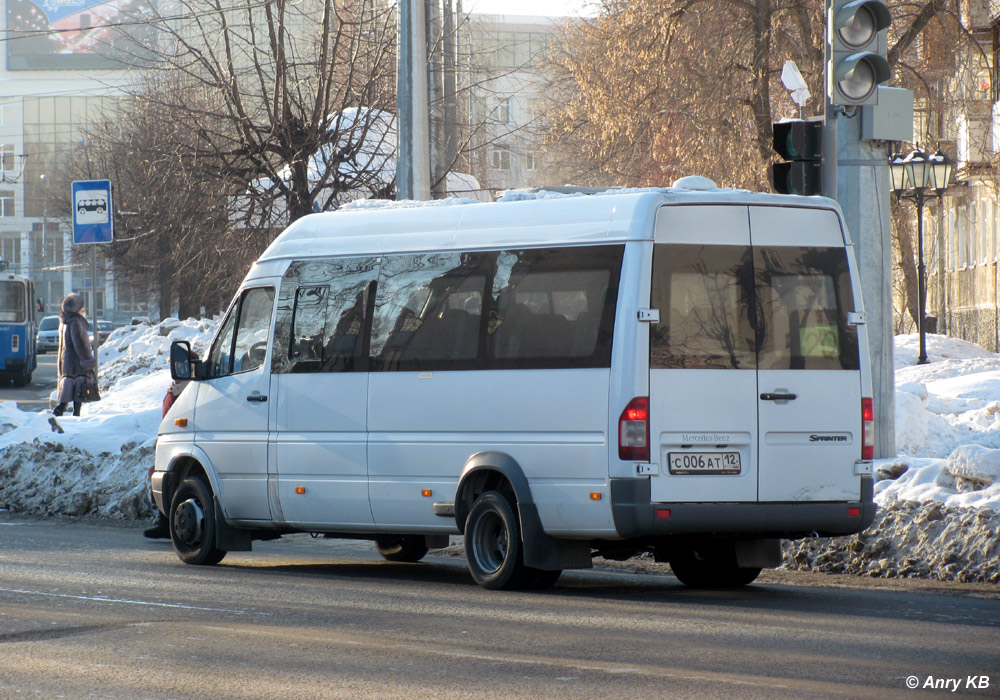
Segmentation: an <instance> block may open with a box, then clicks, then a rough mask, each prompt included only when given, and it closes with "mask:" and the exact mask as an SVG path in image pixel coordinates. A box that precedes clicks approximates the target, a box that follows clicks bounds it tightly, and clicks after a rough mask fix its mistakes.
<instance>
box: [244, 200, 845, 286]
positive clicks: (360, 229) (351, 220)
mask: <svg viewBox="0 0 1000 700" xmlns="http://www.w3.org/2000/svg"><path fill="white" fill-rule="evenodd" d="M559 189H562V190H564V191H562V192H559V191H551V190H544V189H538V190H509V191H507V192H505V193H504V194H503V196H502V197H501V198H500V199H499V200H498V201H497V202H492V203H481V202H477V201H475V200H471V199H457V198H449V199H440V200H431V201H426V202H425V201H412V200H403V201H390V200H360V201H356V202H351V203H350V204H348V205H346V206H344V207H343V208H341V209H340V210H338V211H334V212H322V213H318V214H310V215H308V216H304V217H302V218H301V219H298V220H297V221H295V222H293V223H292V224H291V225H290V226H289V227H288V228H286V229H285V230H284V231H283V232H282V233H281V234H280V235H279V236H278V237H277V238H275V240H274V241H273V242H272V243H271V245H270V246H269V247H268V248H267V250H265V251H264V253H263V254H262V255H261V257H260V258H259V260H258V261H257V269H256V270H255V271H254V272H252V273H251V277H256V276H258V275H260V274H270V273H271V272H277V271H268V270H265V269H263V268H262V266H263V265H264V264H265V263H268V262H272V261H279V260H289V259H293V258H310V257H319V256H331V255H366V254H369V255H375V254H381V253H386V252H395V253H406V252H417V251H422V250H450V249H457V248H464V249H474V248H495V247H498V246H509V247H514V246H539V245H546V244H557V243H558V244H565V243H567V242H571V243H580V244H586V243H591V244H598V243H609V242H612V241H624V240H635V239H644V238H649V237H651V236H652V226H653V219H654V216H653V213H654V212H655V209H656V207H658V206H659V205H661V204H677V203H698V204H758V205H770V206H776V205H781V206H806V207H822V208H836V206H837V205H836V203H835V202H833V201H832V200H829V199H826V198H823V197H794V196H788V195H776V194H769V193H760V192H749V191H746V190H737V189H730V188H725V189H720V188H715V189H687V188H682V187H668V188H612V189H608V190H606V191H601V192H593V191H588V193H587V194H584V193H582V192H573V191H565V190H570V189H572V188H559Z"/></svg>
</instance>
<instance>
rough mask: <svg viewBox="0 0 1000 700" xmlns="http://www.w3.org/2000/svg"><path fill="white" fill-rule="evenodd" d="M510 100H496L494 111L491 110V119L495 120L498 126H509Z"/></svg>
mask: <svg viewBox="0 0 1000 700" xmlns="http://www.w3.org/2000/svg"><path fill="white" fill-rule="evenodd" d="M511 101H512V98H510V97H504V98H502V99H498V100H497V106H496V109H494V110H493V118H494V119H496V120H497V122H499V123H500V124H510V123H511V115H512V114H513V110H512V109H511V106H512V105H511Z"/></svg>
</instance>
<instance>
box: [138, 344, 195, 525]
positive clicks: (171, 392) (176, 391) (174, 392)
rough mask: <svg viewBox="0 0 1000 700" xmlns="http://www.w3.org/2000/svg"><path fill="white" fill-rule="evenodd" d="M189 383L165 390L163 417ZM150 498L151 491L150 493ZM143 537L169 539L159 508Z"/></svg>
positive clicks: (174, 384) (180, 382) (181, 382)
mask: <svg viewBox="0 0 1000 700" xmlns="http://www.w3.org/2000/svg"><path fill="white" fill-rule="evenodd" d="M191 359H192V360H197V359H198V354H197V353H195V352H194V351H192V352H191ZM190 383H191V380H190V379H175V380H174V381H173V382H171V383H170V387H169V388H168V389H167V393H166V395H165V396H164V397H163V415H164V417H166V415H167V411H169V410H170V407H171V406H173V405H174V401H176V400H177V397H178V396H180V395H181V392H182V391H184V387H186V386H187V385H188V384H190ZM155 469H156V467H155V466H154V467H150V468H149V478H150V479H152V478H153V471H154V470H155ZM150 496H152V490H151V491H150ZM153 508H156V502H155V501H154V502H153ZM142 534H143V536H145V537H148V538H149V539H151V540H165V539H170V521H169V520H167V516H165V515H164V514H163V513H161V512H160V510H159V508H156V523H155V524H154V525H153V526H152V527H149V528H146V529H145V530H143V532H142Z"/></svg>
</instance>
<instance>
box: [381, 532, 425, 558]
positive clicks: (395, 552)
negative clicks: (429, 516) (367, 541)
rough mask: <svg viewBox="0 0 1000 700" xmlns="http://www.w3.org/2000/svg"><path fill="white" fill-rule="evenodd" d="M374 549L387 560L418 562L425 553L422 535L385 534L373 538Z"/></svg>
mask: <svg viewBox="0 0 1000 700" xmlns="http://www.w3.org/2000/svg"><path fill="white" fill-rule="evenodd" d="M375 549H377V550H378V553H379V554H381V555H382V557H383V558H384V559H385V560H387V561H400V562H408V563H413V562H418V561H420V560H421V559H423V558H424V557H425V556H426V555H427V540H426V538H424V536H423V535H386V536H384V537H378V538H376V539H375Z"/></svg>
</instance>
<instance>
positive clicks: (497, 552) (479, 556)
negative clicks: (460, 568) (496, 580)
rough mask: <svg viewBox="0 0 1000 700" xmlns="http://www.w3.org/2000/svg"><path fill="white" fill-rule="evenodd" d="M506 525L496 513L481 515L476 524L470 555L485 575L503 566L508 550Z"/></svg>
mask: <svg viewBox="0 0 1000 700" xmlns="http://www.w3.org/2000/svg"><path fill="white" fill-rule="evenodd" d="M508 546H509V542H508V532H507V525H506V524H505V523H504V521H503V518H501V517H500V516H499V515H498V514H497V513H483V514H482V515H481V516H480V517H479V520H478V521H477V522H476V528H475V534H474V537H473V540H472V554H473V556H474V557H475V560H476V564H477V565H478V566H479V568H480V569H482V570H483V571H484V572H485V573H487V574H492V573H494V572H495V571H497V570H498V569H499V568H500V567H501V566H503V563H504V561H505V560H506V559H507V550H508Z"/></svg>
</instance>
